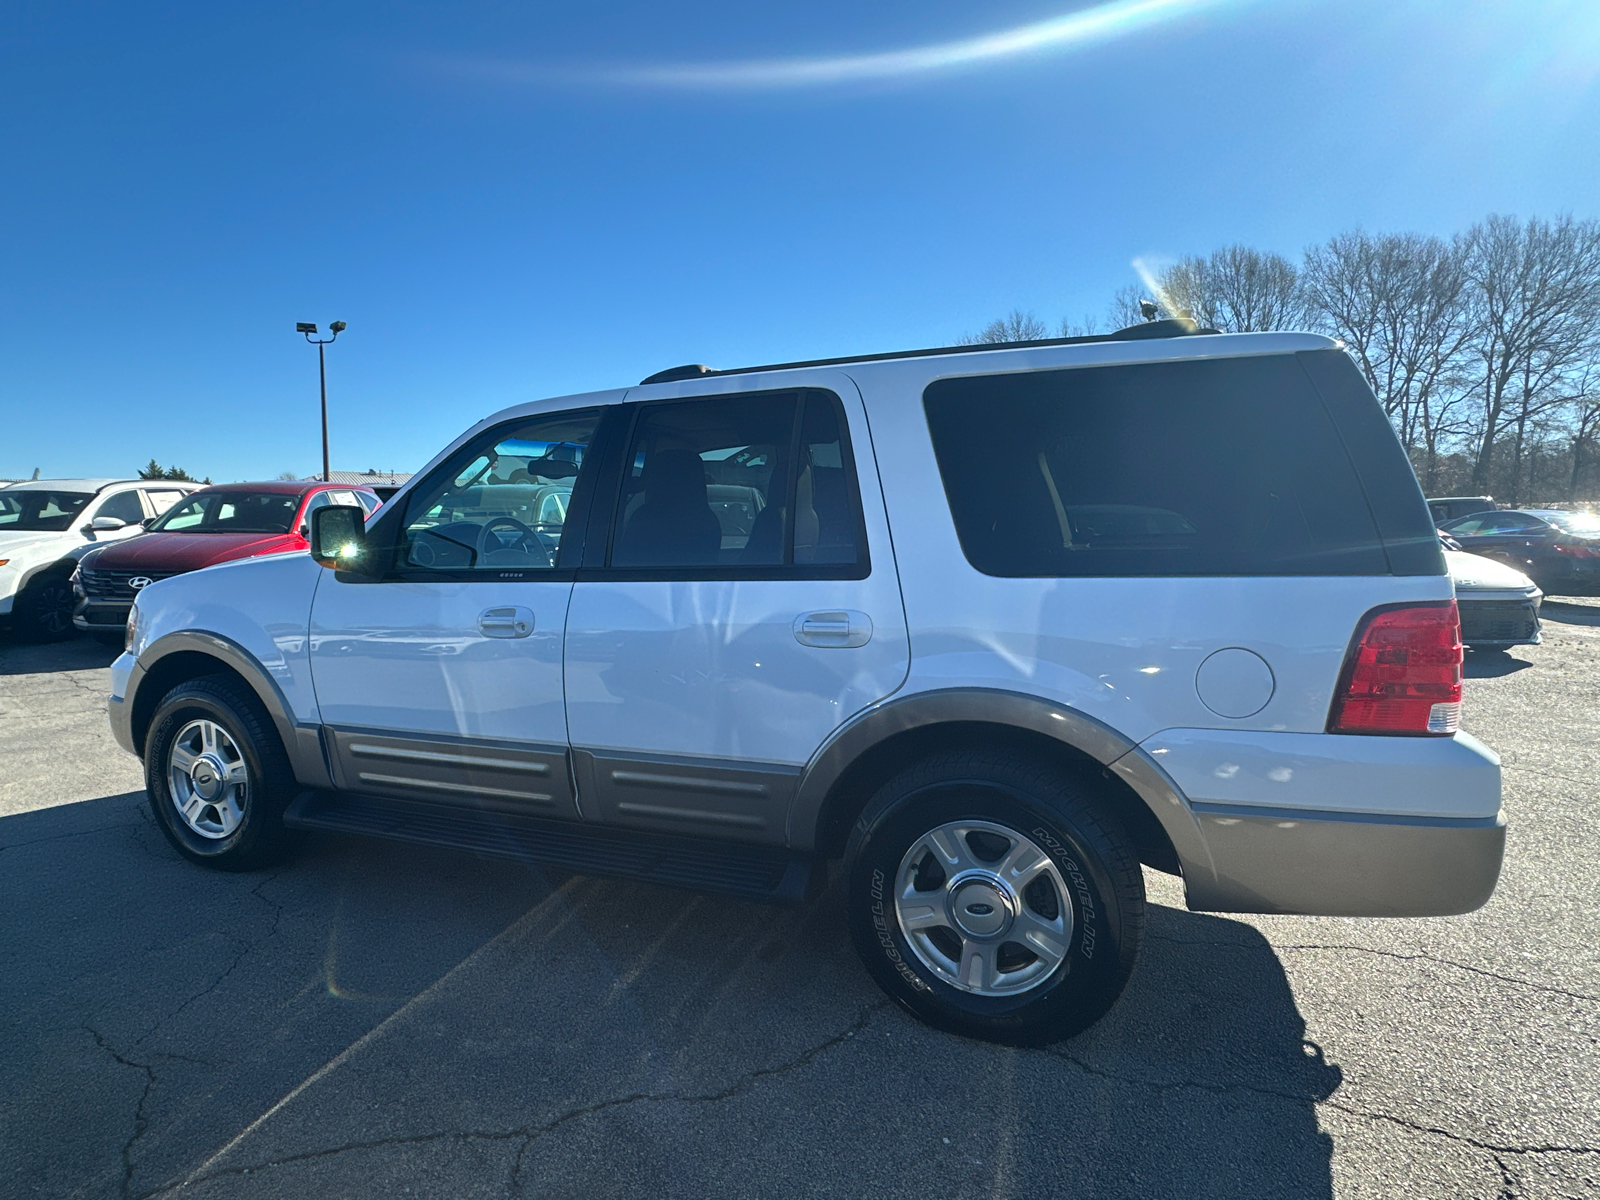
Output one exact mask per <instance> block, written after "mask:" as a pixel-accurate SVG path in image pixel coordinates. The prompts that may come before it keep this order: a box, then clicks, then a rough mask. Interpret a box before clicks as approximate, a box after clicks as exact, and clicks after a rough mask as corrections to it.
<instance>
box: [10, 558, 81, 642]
mask: <svg viewBox="0 0 1600 1200" xmlns="http://www.w3.org/2000/svg"><path fill="white" fill-rule="evenodd" d="M72 608H73V595H72V581H71V579H70V578H69V577H68V576H66V575H62V574H58V573H57V574H47V575H41V576H39V577H38V578H37V579H35V580H34V581H33V582H32V583H30V584H28V586H27V587H25V588H23V589H22V593H21V595H19V596H18V597H17V599H16V602H15V604H14V609H13V611H14V613H15V616H14V618H13V619H14V620H15V622H16V626H17V632H18V633H20V634H21V635H22V636H23V637H25V638H27V639H28V640H29V641H34V642H60V641H65V640H66V639H67V638H69V637H71V636H72V635H73V634H74V633H76V632H77V628H76V627H75V626H74V625H73V624H72Z"/></svg>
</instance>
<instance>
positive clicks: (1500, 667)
mask: <svg viewBox="0 0 1600 1200" xmlns="http://www.w3.org/2000/svg"><path fill="white" fill-rule="evenodd" d="M1531 666H1533V664H1532V663H1531V662H1529V661H1528V660H1527V659H1525V658H1517V657H1515V656H1514V655H1512V654H1510V653H1508V652H1507V651H1505V650H1473V651H1471V652H1470V653H1469V654H1468V655H1467V657H1466V661H1465V663H1463V665H1462V668H1461V673H1462V674H1463V675H1465V676H1466V677H1467V678H1468V679H1500V678H1503V677H1504V676H1506V675H1515V674H1516V673H1517V672H1518V671H1521V670H1525V669H1526V668H1528V667H1531Z"/></svg>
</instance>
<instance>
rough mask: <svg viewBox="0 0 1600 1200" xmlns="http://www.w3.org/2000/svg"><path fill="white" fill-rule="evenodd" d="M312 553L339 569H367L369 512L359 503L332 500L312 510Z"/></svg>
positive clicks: (320, 560)
mask: <svg viewBox="0 0 1600 1200" xmlns="http://www.w3.org/2000/svg"><path fill="white" fill-rule="evenodd" d="M311 557H312V558H314V559H316V560H317V562H319V563H321V564H322V565H323V566H325V567H331V568H333V569H334V570H336V571H357V572H359V571H364V570H365V569H366V566H367V514H366V512H365V511H364V510H363V509H361V508H360V507H358V506H356V505H349V504H330V505H328V506H327V507H326V508H319V509H317V511H316V512H314V513H312V514H311Z"/></svg>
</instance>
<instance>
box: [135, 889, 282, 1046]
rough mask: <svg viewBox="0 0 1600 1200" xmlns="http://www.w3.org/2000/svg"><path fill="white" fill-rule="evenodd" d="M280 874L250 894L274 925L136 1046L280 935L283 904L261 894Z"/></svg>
mask: <svg viewBox="0 0 1600 1200" xmlns="http://www.w3.org/2000/svg"><path fill="white" fill-rule="evenodd" d="M280 874H282V872H280V871H274V872H273V873H272V874H271V875H268V876H267V877H266V878H265V879H263V880H262V881H261V882H260V883H258V884H256V885H255V887H253V888H251V889H250V894H251V895H252V896H254V897H255V898H256V899H257V900H259V901H261V903H263V904H265V905H266V906H267V907H268V908H270V909H271V910H272V927H271V928H270V929H268V930H267V932H266V933H264V934H262V935H261V936H260V937H258V938H253V939H251V940H250V941H248V942H246V943H245V945H244V948H243V949H242V950H240V951H239V952H238V953H237V954H235V955H234V956H233V961H232V962H231V963H229V964H228V966H227V968H226V969H225V970H224V971H223V972H222V974H220V975H218V976H217V977H216V978H215V979H213V980H212V981H211V982H210V983H209V984H207V985H206V986H205V987H204V988H202V989H201V990H200V991H198V992H196V993H195V994H194V995H192V996H190V997H189V998H188V999H186V1000H185V1001H184V1002H183V1003H182V1004H180V1005H178V1007H177V1008H175V1009H173V1010H172V1011H171V1012H170V1013H168V1014H167V1015H166V1016H164V1017H162V1018H161V1019H160V1020H159V1021H157V1022H156V1023H155V1024H154V1025H152V1026H150V1028H149V1029H147V1030H145V1031H144V1032H143V1033H141V1034H140V1035H139V1036H138V1038H136V1039H135V1040H134V1043H133V1044H134V1045H135V1046H138V1045H142V1044H143V1043H144V1040H145V1039H146V1038H148V1037H149V1036H150V1035H151V1034H153V1033H155V1032H156V1030H158V1029H160V1028H161V1027H162V1026H163V1025H165V1024H166V1023H167V1022H168V1021H172V1020H176V1019H177V1017H178V1016H179V1014H181V1013H182V1012H183V1011H184V1010H185V1009H186V1008H188V1007H189V1006H190V1005H191V1004H194V1003H195V1002H196V1001H199V1000H203V999H204V998H205V997H207V996H209V995H210V994H211V993H212V992H214V991H216V990H217V989H218V988H219V987H221V986H222V983H223V981H224V980H225V979H227V978H228V976H230V975H232V974H233V973H234V971H236V970H237V969H238V967H239V964H240V963H242V962H243V961H244V960H245V958H246V957H248V956H249V955H250V954H251V953H252V952H253V951H254V950H255V949H256V948H257V947H259V946H261V945H263V944H264V943H266V942H269V941H271V940H272V939H273V938H275V937H277V936H278V925H279V923H280V922H282V920H283V905H281V904H279V903H278V902H277V901H275V900H268V899H267V898H266V897H265V896H263V895H262V894H261V889H262V888H264V887H266V886H267V884H269V883H271V882H272V881H273V880H274V879H276V878H277V877H278V876H279V875H280Z"/></svg>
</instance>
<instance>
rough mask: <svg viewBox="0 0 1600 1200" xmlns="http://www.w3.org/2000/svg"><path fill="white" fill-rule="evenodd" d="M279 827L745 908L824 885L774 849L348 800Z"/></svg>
mask: <svg viewBox="0 0 1600 1200" xmlns="http://www.w3.org/2000/svg"><path fill="white" fill-rule="evenodd" d="M283 823H284V824H285V825H287V826H288V827H289V828H291V829H327V830H332V831H334V832H337V833H355V834H363V835H366V836H368V837H382V838H390V839H392V840H395V841H401V842H417V843H420V844H422V845H425V846H443V847H446V848H448V849H452V850H470V851H472V852H474V853H477V854H491V855H494V856H495V857H498V858H513V859H516V860H517V861H519V862H525V863H531V864H535V865H538V866H541V867H558V868H565V869H566V870H569V871H572V872H574V873H576V874H579V875H615V876H621V877H623V878H627V879H640V880H644V881H645V882H647V883H657V884H664V885H666V886H668V887H681V888H688V889H690V890H693V891H701V892H726V893H729V894H731V895H735V896H743V897H745V898H746V899H750V900H768V901H786V902H791V903H793V902H798V901H801V900H805V899H807V898H809V897H810V896H812V895H814V894H815V893H816V891H817V890H818V889H819V888H820V886H821V884H822V882H823V880H824V878H825V876H826V871H825V869H824V868H823V865H822V864H821V863H819V862H817V861H816V860H814V859H811V858H809V857H805V856H801V855H796V854H792V853H790V852H789V851H787V850H783V849H780V848H777V847H769V846H745V845H738V844H735V843H731V842H724V843H708V842H703V841H696V840H692V839H689V838H678V837H670V836H666V835H663V834H659V833H641V832H634V831H632V830H624V829H607V828H604V827H602V826H590V825H579V824H577V823H575V822H572V821H552V820H549V819H548V818H540V817H528V816H523V815H521V814H519V813H507V812H503V811H495V810H490V809H471V808H464V807H461V806H458V805H450V804H428V803H426V802H423V801H417V800H391V799H389V798H387V797H378V796H362V795H355V794H352V793H349V792H302V793H300V795H299V796H297V797H296V798H295V800H294V802H293V803H292V804H290V805H289V807H288V809H287V811H285V812H284V814H283Z"/></svg>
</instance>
